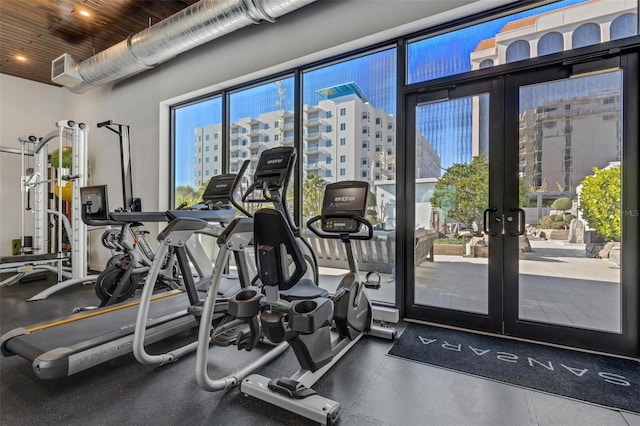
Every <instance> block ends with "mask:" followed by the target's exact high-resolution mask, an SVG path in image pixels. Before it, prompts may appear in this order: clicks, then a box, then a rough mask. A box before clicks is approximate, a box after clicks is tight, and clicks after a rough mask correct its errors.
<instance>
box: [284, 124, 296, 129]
mask: <svg viewBox="0 0 640 426" xmlns="http://www.w3.org/2000/svg"><path fill="white" fill-rule="evenodd" d="M295 126H296V124H295V123H293V122H292V123H287V122H285V123H284V124H283V125H282V128H283V129H285V130H293V129H294V128H295Z"/></svg>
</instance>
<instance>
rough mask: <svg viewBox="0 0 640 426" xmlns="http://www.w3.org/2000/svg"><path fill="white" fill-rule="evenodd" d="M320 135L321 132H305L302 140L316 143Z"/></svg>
mask: <svg viewBox="0 0 640 426" xmlns="http://www.w3.org/2000/svg"><path fill="white" fill-rule="evenodd" d="M321 135H322V133H321V132H307V134H306V135H305V136H304V139H305V140H308V141H318V140H320V136H321Z"/></svg>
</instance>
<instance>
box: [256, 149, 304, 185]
mask: <svg viewBox="0 0 640 426" xmlns="http://www.w3.org/2000/svg"><path fill="white" fill-rule="evenodd" d="M294 159H295V149H294V148H293V147H289V146H283V147H277V148H271V149H268V150H266V151H264V152H263V153H262V154H261V155H260V160H259V161H258V166H257V167H256V171H255V173H254V175H253V179H254V184H256V186H262V185H264V183H266V184H267V186H270V187H274V186H275V187H282V186H284V181H285V179H287V177H288V176H289V170H290V168H291V167H292V162H293V161H294Z"/></svg>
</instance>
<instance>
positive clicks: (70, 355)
mask: <svg viewBox="0 0 640 426" xmlns="http://www.w3.org/2000/svg"><path fill="white" fill-rule="evenodd" d="M234 179H235V175H221V176H215V177H213V178H212V179H211V181H210V182H209V185H208V186H207V190H205V196H203V202H204V203H205V204H207V205H209V206H215V208H214V207H211V208H209V207H207V209H206V210H205V209H203V210H175V211H174V210H171V211H167V212H162V213H160V212H113V213H111V214H108V216H109V220H110V221H111V222H110V224H117V223H118V222H120V223H122V222H125V221H139V222H147V221H152V222H153V221H156V222H159V221H167V220H170V219H172V218H175V217H179V216H189V217H196V218H199V219H203V220H206V221H207V222H209V223H220V224H225V223H228V222H230V221H231V220H233V218H235V211H234V210H233V209H230V208H226V207H225V206H224V205H225V202H224V200H225V199H228V198H229V197H232V196H233V194H232V189H230V188H231V186H230V185H235V183H236V182H235V181H234ZM221 183H223V184H224V185H221ZM100 194H101V193H100V192H95V191H88V195H87V198H88V199H85V200H83V204H86V205H87V206H88V207H86V208H85V210H87V213H88V214H94V215H95V217H97V218H100V217H104V214H105V213H106V212H107V211H108V207H105V206H106V196H105V197H104V198H105V199H104V200H101V199H100V198H101V195H100ZM205 198H207V199H205ZM234 204H235V203H234ZM196 248H197V247H196ZM200 249H201V247H200ZM202 255H203V254H202V253H201V252H200V250H194V249H193V248H192V249H188V248H185V250H184V251H183V254H182V256H183V260H184V261H185V262H187V263H188V265H189V266H195V267H196V269H198V271H197V272H198V274H199V275H200V277H204V278H203V279H202V280H201V281H203V282H204V281H206V282H207V283H208V281H209V280H210V277H211V275H207V273H208V272H211V273H212V271H213V267H212V265H211V261H210V260H209V259H208V258H206V256H204V259H206V261H203V257H202ZM183 271H184V270H183ZM183 278H184V280H185V287H186V292H185V291H184V290H172V291H168V292H165V293H159V294H156V295H154V296H153V297H152V298H151V303H150V304H149V306H148V309H149V314H148V321H147V323H146V332H145V340H144V341H145V344H151V343H155V342H158V341H161V340H164V339H166V338H168V337H171V336H173V335H176V334H178V333H180V332H183V331H185V330H189V329H191V328H193V327H195V326H197V325H198V318H197V316H198V315H197V312H198V311H197V310H196V311H194V310H193V309H192V306H193V305H199V304H201V302H200V299H202V300H204V295H206V292H203V291H200V290H198V287H203V285H202V284H200V283H195V282H194V278H193V275H192V274H191V273H190V270H189V273H187V274H183ZM231 281H232V282H233V281H235V282H236V286H234V285H227V286H225V287H227V288H226V289H221V291H219V293H224V294H222V297H223V299H222V300H224V296H227V295H228V294H227V293H229V292H235V291H236V290H237V288H238V287H237V280H231ZM139 305H140V301H131V302H123V303H120V304H117V305H111V306H106V307H104V308H100V309H96V310H92V311H86V312H83V313H80V314H77V315H72V316H69V317H66V318H62V319H58V320H55V321H51V322H48V323H41V324H36V325H33V326H28V327H19V328H16V329H13V330H11V331H9V332H7V333H5V334H4V335H3V336H2V337H0V351H1V352H2V355H4V356H12V355H19V356H21V357H22V358H24V359H26V360H28V361H30V362H31V363H32V367H33V371H34V373H35V374H36V376H38V377H39V378H41V379H55V378H60V377H66V376H70V375H72V374H76V373H78V372H80V371H83V370H86V369H88V368H91V367H93V366H96V365H99V364H102V363H104V362H107V361H109V360H112V359H115V358H117V357H120V356H122V355H126V354H129V353H131V352H132V346H133V338H134V331H135V325H136V318H137V315H138V309H139Z"/></svg>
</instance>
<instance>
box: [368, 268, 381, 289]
mask: <svg viewBox="0 0 640 426" xmlns="http://www.w3.org/2000/svg"><path fill="white" fill-rule="evenodd" d="M364 286H365V288H368V289H370V290H378V289H380V274H379V273H378V272H376V271H370V272H368V273H367V276H366V277H365V281H364Z"/></svg>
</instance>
